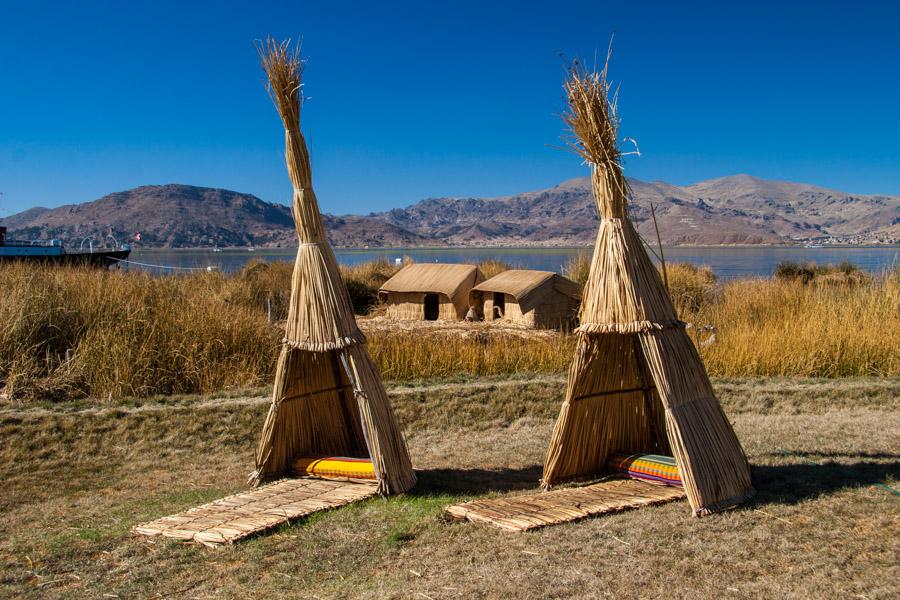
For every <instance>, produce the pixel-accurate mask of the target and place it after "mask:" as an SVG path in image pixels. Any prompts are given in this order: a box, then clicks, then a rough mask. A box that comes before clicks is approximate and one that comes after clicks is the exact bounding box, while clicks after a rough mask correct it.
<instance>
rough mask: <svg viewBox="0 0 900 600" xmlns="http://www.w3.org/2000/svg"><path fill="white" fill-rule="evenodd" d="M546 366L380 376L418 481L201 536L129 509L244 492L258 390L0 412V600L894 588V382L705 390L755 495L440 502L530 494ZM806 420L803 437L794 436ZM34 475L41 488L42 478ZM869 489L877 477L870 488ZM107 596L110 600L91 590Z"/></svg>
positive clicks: (548, 383)
mask: <svg viewBox="0 0 900 600" xmlns="http://www.w3.org/2000/svg"><path fill="white" fill-rule="evenodd" d="M564 385H565V382H564V379H563V378H562V377H553V378H549V379H543V380H538V381H527V380H526V381H506V380H497V379H493V380H485V381H475V382H471V383H467V382H463V383H459V384H439V385H435V386H428V387H415V388H403V389H397V388H395V389H393V390H391V399H392V401H393V403H394V405H395V407H396V409H397V413H398V417H399V418H400V420H401V423H402V425H403V427H404V430H405V431H406V433H407V435H408V436H409V439H410V446H411V452H412V455H413V458H414V460H415V462H416V467H417V469H419V484H418V485H417V487H416V488H415V489H414V490H413V491H412V492H411V493H409V494H406V495H402V496H398V497H394V498H390V499H388V500H381V499H375V500H371V501H367V502H363V503H361V504H358V505H355V506H350V507H347V508H344V509H341V510H337V511H333V512H329V513H323V514H320V515H316V516H314V517H312V518H309V519H305V520H302V521H300V522H297V523H294V524H291V525H289V526H285V527H283V528H281V529H279V530H277V531H275V532H273V533H272V534H270V535H266V536H261V537H258V538H254V539H252V540H249V541H247V542H245V543H241V544H238V545H236V546H232V547H226V548H222V549H220V550H216V551H210V550H207V549H205V548H202V547H195V546H189V545H182V544H177V543H171V542H163V541H159V540H148V539H146V538H140V537H132V536H131V535H130V534H129V529H130V527H131V526H132V525H133V524H135V523H138V522H141V521H144V520H147V519H150V518H153V517H158V516H161V515H164V514H169V513H171V512H173V511H177V510H182V509H184V508H187V507H190V506H194V505H196V504H198V503H202V502H205V501H208V500H211V499H214V498H217V497H220V496H221V495H224V494H226V493H229V492H232V491H236V490H238V489H242V484H243V481H244V479H245V477H246V475H247V473H248V472H249V471H250V470H251V469H252V466H253V460H252V452H253V446H254V444H255V442H256V438H257V434H258V429H259V426H260V424H261V422H262V420H263V418H264V414H265V409H266V407H267V404H268V402H267V400H266V399H264V398H259V399H256V400H248V401H244V400H242V399H239V398H236V399H231V400H227V399H226V400H222V401H219V400H216V399H205V400H204V399H197V398H194V399H191V398H183V399H181V400H178V401H176V402H175V403H174V404H169V405H167V404H159V403H157V402H155V401H153V402H150V401H145V402H143V403H141V404H139V405H137V406H132V407H122V408H117V407H114V406H105V405H101V406H99V407H90V406H82V407H81V410H80V411H78V412H73V411H72V409H71V408H70V407H68V406H57V407H55V408H54V409H53V410H49V411H48V410H24V411H23V410H18V411H8V410H7V411H3V412H0V435H2V436H3V438H4V439H7V440H15V443H12V444H4V445H3V446H2V449H0V475H2V477H3V479H4V487H3V492H2V494H0V510H2V511H3V515H4V518H3V519H0V596H2V597H24V598H32V597H33V598H45V597H103V596H104V595H105V594H109V595H116V596H118V597H122V598H125V597H142V598H144V597H156V596H171V597H196V598H207V597H251V596H253V597H260V598H262V597H303V598H315V597H320V598H332V597H339V598H410V597H412V598H426V597H427V598H435V599H438V598H472V597H477V598H503V597H517V598H546V597H554V598H601V597H608V596H611V595H615V596H616V597H622V598H638V597H641V598H646V597H686V596H690V597H695V598H718V597H775V596H777V597H788V598H804V597H811V596H818V597H862V598H872V599H875V598H890V597H895V596H896V595H897V593H898V591H900V589H898V586H897V583H896V582H897V581H898V579H900V577H898V576H900V571H898V565H897V562H896V553H897V542H896V540H897V534H898V533H900V531H898V524H897V518H896V515H897V502H898V497H897V495H896V493H895V492H891V491H890V489H889V488H890V487H891V486H893V488H895V489H896V487H897V485H898V478H900V444H898V440H900V435H898V433H900V431H898V429H900V419H898V412H897V409H898V405H897V398H898V395H900V394H898V392H900V381H898V380H896V379H893V380H888V379H846V380H825V381H823V380H818V381H816V380H793V379H787V380H763V381H759V380H737V379H733V380H727V381H719V382H717V384H716V391H717V393H718V394H719V396H720V397H721V398H722V401H723V405H724V407H725V410H726V411H727V412H728V414H729V415H730V417H731V419H732V420H733V421H734V423H735V427H736V429H737V431H738V435H739V436H740V438H741V440H742V442H743V444H744V447H745V448H746V449H747V452H748V455H749V458H750V460H751V463H752V465H753V476H754V483H755V485H756V487H757V489H758V490H759V495H758V496H757V498H756V499H755V501H754V503H752V504H749V505H747V506H744V507H741V508H739V509H737V510H734V511H730V512H727V513H724V514H720V515H714V516H712V517H707V518H703V519H693V518H691V517H690V516H689V514H688V507H687V504H686V503H684V502H678V503H674V504H670V505H664V506H660V507H656V508H648V509H643V510H637V511H631V512H626V513H622V514H618V515H609V516H606V517H602V518H598V519H592V520H588V521H584V522H582V523H576V524H571V525H563V526H559V527H552V528H548V529H545V530H541V531H537V532H535V533H532V534H526V535H510V534H508V533H504V532H501V531H497V530H494V529H493V528H487V527H478V526H475V525H468V524H466V525H457V524H448V523H445V522H443V521H442V520H441V517H440V514H441V510H442V508H443V507H444V506H445V505H447V504H450V503H453V502H458V501H463V500H468V499H472V498H476V497H481V496H486V495H492V494H498V493H507V492H509V491H513V490H524V489H533V488H535V487H536V485H537V479H538V477H539V476H540V467H539V464H540V461H541V460H542V458H543V453H544V450H545V448H546V444H547V440H548V437H549V433H550V428H551V427H552V420H553V418H554V417H555V415H556V413H557V411H558V408H559V402H560V400H561V397H562V393H563V389H564ZM798 432H802V434H798ZM48 481H52V482H53V485H47V482H48ZM885 486H887V487H885ZM109 597H111V596H109Z"/></svg>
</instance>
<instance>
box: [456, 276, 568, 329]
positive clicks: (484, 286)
mask: <svg viewBox="0 0 900 600" xmlns="http://www.w3.org/2000/svg"><path fill="white" fill-rule="evenodd" d="M580 302H581V286H580V285H578V284H577V283H575V282H574V281H572V280H571V279H567V278H565V277H563V276H562V275H559V274H557V273H553V272H552V271H531V270H525V269H511V270H509V271H503V272H502V273H500V274H498V275H495V276H494V277H491V278H490V279H488V280H486V281H483V282H481V283H479V284H478V285H476V286H475V287H474V288H472V291H471V292H470V293H469V305H470V306H473V307H475V310H476V311H477V312H478V314H479V315H481V316H482V317H483V318H484V320H485V321H496V320H501V319H502V320H504V321H508V322H510V323H517V324H520V325H525V326H526V327H534V328H536V329H554V328H560V329H571V328H572V325H573V324H574V322H575V320H576V319H577V311H578V305H579V303H580Z"/></svg>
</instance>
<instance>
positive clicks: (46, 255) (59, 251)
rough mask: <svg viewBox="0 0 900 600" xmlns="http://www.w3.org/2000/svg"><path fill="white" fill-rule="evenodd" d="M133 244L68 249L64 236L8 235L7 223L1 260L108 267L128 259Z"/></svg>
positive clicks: (1, 230) (0, 234) (0, 237)
mask: <svg viewBox="0 0 900 600" xmlns="http://www.w3.org/2000/svg"><path fill="white" fill-rule="evenodd" d="M130 254H131V246H130V245H129V244H122V245H121V246H118V247H117V248H115V249H113V250H94V249H93V248H91V250H90V251H89V252H66V249H65V248H64V247H63V243H62V240H36V241H22V240H9V239H6V227H0V264H4V263H10V262H35V263H44V264H54V265H83V266H89V267H103V268H105V267H109V266H110V265H114V264H118V263H119V262H120V261H123V260H128V256H129V255H130Z"/></svg>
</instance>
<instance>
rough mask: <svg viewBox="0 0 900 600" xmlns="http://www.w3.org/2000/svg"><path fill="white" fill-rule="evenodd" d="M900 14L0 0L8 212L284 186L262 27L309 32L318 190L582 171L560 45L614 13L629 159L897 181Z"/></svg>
mask: <svg viewBox="0 0 900 600" xmlns="http://www.w3.org/2000/svg"><path fill="white" fill-rule="evenodd" d="M898 23H900V8H897V3H894V2H887V1H885V2H878V3H876V2H854V3H848V2H831V1H817V2H771V3H770V2H752V3H749V2H748V3H746V5H742V6H738V5H737V4H735V5H732V3H729V2H714V3H713V2H711V3H694V2H624V1H616V2H604V1H598V0H595V1H593V2H575V1H569V2H557V3H550V2H533V3H529V2H487V1H484V0H483V1H481V2H468V1H454V2H440V3H438V2H424V1H421V0H419V1H416V2H389V1H387V2H365V3H363V2H265V1H257V2H229V1H227V0H220V1H217V2H186V1H185V2H169V1H165V0H156V1H154V2H138V1H133V2H112V1H110V2H90V1H83V2H59V3H55V2H39V1H35V2H22V1H19V0H15V1H14V0H0V192H3V194H4V195H3V196H0V216H2V215H9V214H10V213H12V212H16V211H18V210H23V209H25V208H28V207H30V206H35V205H45V206H55V205H59V204H63V203H69V202H81V201H86V200H92V199H95V198H98V197H100V196H102V195H104V194H107V193H109V192H113V191H118V190H123V189H127V188H130V187H135V186H138V185H142V184H159V183H172V182H178V183H189V184H194V185H203V186H214V187H224V188H229V189H234V190H239V191H242V192H250V193H253V194H256V195H258V196H260V197H261V198H263V199H266V200H271V201H281V202H284V201H286V200H287V199H288V198H289V194H290V187H289V184H288V181H287V176H286V173H285V170H284V165H283V163H282V160H283V158H282V143H283V138H282V133H281V128H280V123H279V121H278V118H277V115H276V112H275V110H274V108H273V107H272V106H271V105H270V103H269V99H268V97H267V95H266V93H265V91H264V89H263V82H262V73H261V71H260V69H259V67H258V64H257V57H256V53H255V50H254V47H253V42H254V40H256V39H258V38H261V37H264V36H265V35H267V34H271V35H274V36H277V37H287V36H291V37H295V38H296V37H297V36H300V35H302V36H303V39H304V51H305V53H306V55H307V57H308V58H309V64H308V69H307V71H306V82H307V87H306V94H307V95H308V96H309V97H310V98H311V99H310V100H309V101H308V103H307V104H306V107H305V111H304V117H303V122H304V126H305V130H306V132H307V134H308V136H309V141H310V144H311V149H312V156H313V161H314V162H313V171H314V181H315V184H316V189H317V192H318V196H319V199H320V202H321V203H322V205H323V207H324V209H325V210H327V211H329V212H334V213H350V212H353V213H365V212H369V211H376V210H382V209H385V208H390V207H395V206H403V205H407V204H410V203H412V202H414V201H416V200H419V199H421V198H425V197H435V196H496V195H503V194H509V193H514V192H520V191H525V190H532V189H540V188H544V187H550V186H552V185H555V184H556V183H559V182H560V181H562V180H565V179H568V178H570V177H575V176H579V175H583V174H585V170H584V167H582V166H581V165H580V164H579V161H578V159H577V158H575V157H574V156H572V155H570V154H568V153H566V152H563V151H561V150H559V149H558V146H559V145H560V142H559V136H560V134H561V133H562V125H561V123H560V121H559V119H558V116H557V115H558V114H559V112H560V111H561V109H562V106H563V102H562V95H561V87H560V85H561V83H562V79H563V65H564V64H565V60H564V59H563V57H566V58H572V57H575V56H578V55H580V56H588V57H593V55H594V53H595V50H596V49H599V50H600V53H601V54H602V53H603V52H604V51H605V48H606V45H607V43H608V40H609V36H610V34H611V33H613V32H614V33H615V36H616V37H615V55H614V59H613V63H612V76H613V78H614V79H615V80H617V81H618V82H620V83H621V102H620V104H621V113H622V117H623V123H622V133H623V135H628V136H631V137H634V138H636V139H637V140H638V141H639V143H640V147H641V151H642V152H643V157H642V158H639V159H631V160H629V161H628V163H627V166H626V170H627V173H628V174H629V175H631V176H634V177H638V178H641V179H646V180H656V179H660V180H665V181H669V182H671V183H676V184H684V183H692V182H696V181H699V180H703V179H708V178H712V177H719V176H724V175H730V174H735V173H750V174H752V175H756V176H759V177H766V178H777V179H787V180H794V181H805V182H810V183H815V184H819V185H824V186H829V187H834V188H837V189H841V190H844V191H850V192H857V193H886V194H900V117H898V107H900V77H898V64H900V35H898V33H897V25H898Z"/></svg>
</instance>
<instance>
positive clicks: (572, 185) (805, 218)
mask: <svg viewBox="0 0 900 600" xmlns="http://www.w3.org/2000/svg"><path fill="white" fill-rule="evenodd" d="M629 185H630V186H631V190H632V195H633V199H632V202H631V205H630V211H631V216H632V219H633V220H634V222H635V225H636V226H637V228H638V231H639V232H640V233H641V235H642V236H643V237H644V238H645V239H647V240H653V239H655V237H656V232H655V228H654V224H653V220H652V218H651V211H650V206H651V204H652V205H654V206H655V207H656V220H657V223H658V225H659V230H660V235H661V237H662V240H663V243H665V244H669V245H678V244H697V245H715V244H789V243H803V242H810V241H828V242H830V243H897V242H900V196H871V195H850V194H847V193H844V192H838V191H835V190H829V189H825V188H820V187H816V186H812V185H808V184H799V183H790V182H783V181H770V180H765V179H758V178H755V177H751V176H749V175H734V176H730V177H723V178H720V179H712V180H709V181H703V182H700V183H696V184H693V185H688V186H680V187H679V186H674V185H671V184H668V183H665V182H660V181H656V182H644V181H640V180H637V179H629ZM324 219H325V224H326V226H327V227H328V230H329V236H330V238H331V241H332V243H333V244H334V245H336V246H345V247H362V246H370V247H377V246H393V247H400V246H441V245H451V246H466V245H500V246H503V245H545V246H551V245H553V246H558V245H585V244H591V243H592V242H593V241H594V238H595V235H596V231H597V223H598V217H597V210H596V208H595V207H594V200H593V196H592V194H591V189H590V180H589V179H588V178H587V177H583V178H578V179H572V180H569V181H566V182H563V183H561V184H559V185H557V186H556V187H553V188H550V189H547V190H540V191H534V192H525V193H522V194H517V195H514V196H505V197H500V198H491V199H485V198H431V199H427V200H422V201H420V202H417V203H415V204H413V205H411V206H408V207H406V208H397V209H393V210H390V211H387V212H383V213H374V214H370V215H367V216H359V215H344V216H334V215H324ZM0 224H5V225H6V226H7V227H8V228H9V229H10V237H14V238H21V239H50V238H59V239H63V240H64V241H66V242H67V243H68V244H69V245H74V244H78V243H80V241H81V240H83V239H84V238H87V237H91V238H93V239H94V241H95V245H96V243H97V242H98V241H100V240H104V239H106V240H109V239H110V238H109V237H108V236H109V235H112V236H113V237H115V238H116V239H118V240H120V241H124V240H130V239H132V238H133V237H134V234H136V233H138V232H140V234H141V245H142V246H145V247H169V248H174V247H205V246H207V247H208V246H215V245H218V246H223V247H224V246H245V245H250V244H253V245H256V246H293V245H295V244H296V236H295V233H294V228H293V223H292V220H291V213H290V209H289V208H288V207H287V206H284V205H282V204H274V203H270V202H265V201H263V200H260V199H259V198H257V197H256V196H253V195H250V194H242V193H238V192H233V191H229V190H222V189H212V188H202V187H194V186H187V185H176V184H170V185H156V186H143V187H139V188H135V189H133V190H128V191H124V192H117V193H115V194H110V195H108V196H104V197H103V198H100V199H99V200H95V201H93V202H87V203H84V204H72V205H66V206H61V207H59V208H54V209H46V208H33V209H29V210H27V211H25V212H22V213H19V214H17V215H13V216H11V217H7V218H6V219H5V220H4V221H3V222H2V223H0Z"/></svg>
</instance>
